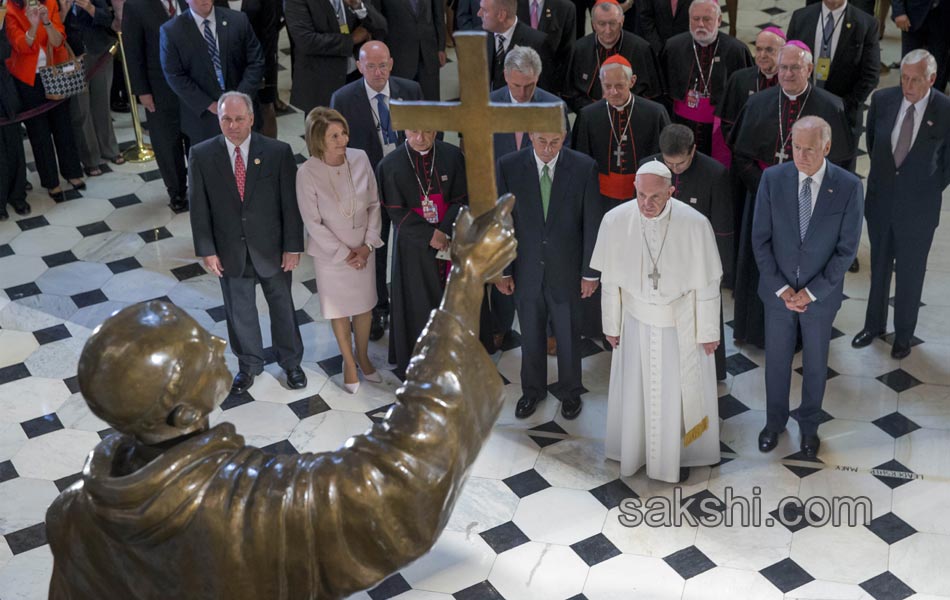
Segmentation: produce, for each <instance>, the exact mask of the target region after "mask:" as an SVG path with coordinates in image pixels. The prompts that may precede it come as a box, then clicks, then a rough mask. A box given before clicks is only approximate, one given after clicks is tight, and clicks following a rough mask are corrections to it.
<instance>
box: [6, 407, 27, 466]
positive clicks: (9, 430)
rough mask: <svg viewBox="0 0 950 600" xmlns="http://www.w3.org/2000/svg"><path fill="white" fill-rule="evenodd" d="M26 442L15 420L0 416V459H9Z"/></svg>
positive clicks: (21, 429) (24, 435)
mask: <svg viewBox="0 0 950 600" xmlns="http://www.w3.org/2000/svg"><path fill="white" fill-rule="evenodd" d="M25 443H26V434H25V433H24V432H23V428H22V427H20V424H19V423H18V422H16V421H9V422H8V421H7V420H6V418H5V417H0V461H4V460H10V459H11V458H13V455H14V454H16V453H17V451H19V449H20V448H22V447H23V444H25Z"/></svg>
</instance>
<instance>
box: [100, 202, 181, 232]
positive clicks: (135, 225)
mask: <svg viewBox="0 0 950 600" xmlns="http://www.w3.org/2000/svg"><path fill="white" fill-rule="evenodd" d="M171 220H172V211H171V210H170V209H169V208H168V207H167V206H165V205H162V204H158V203H157V202H142V203H141V204H133V205H132V206H124V207H122V208H119V209H116V210H115V212H113V213H112V214H111V215H109V216H108V217H107V218H106V225H108V226H109V228H110V229H112V230H113V231H128V232H130V233H138V232H140V231H146V230H148V229H155V228H157V227H164V226H165V225H167V224H168V222H169V221H171Z"/></svg>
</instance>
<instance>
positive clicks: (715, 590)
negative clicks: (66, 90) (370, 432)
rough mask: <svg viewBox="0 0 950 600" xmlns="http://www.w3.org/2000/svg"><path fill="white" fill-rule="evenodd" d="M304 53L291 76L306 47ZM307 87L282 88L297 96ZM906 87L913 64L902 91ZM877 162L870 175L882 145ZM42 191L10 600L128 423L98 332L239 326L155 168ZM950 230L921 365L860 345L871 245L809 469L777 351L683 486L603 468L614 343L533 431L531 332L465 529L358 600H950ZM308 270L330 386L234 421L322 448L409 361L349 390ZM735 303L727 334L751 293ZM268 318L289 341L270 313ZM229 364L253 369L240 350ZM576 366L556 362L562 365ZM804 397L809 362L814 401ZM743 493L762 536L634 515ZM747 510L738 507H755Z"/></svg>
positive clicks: (463, 508)
mask: <svg viewBox="0 0 950 600" xmlns="http://www.w3.org/2000/svg"><path fill="white" fill-rule="evenodd" d="M798 5H799V3H798V2H796V1H794V0H777V1H775V0H760V1H753V2H746V1H744V2H743V10H742V11H741V12H740V15H739V23H738V25H739V36H740V37H741V38H742V39H744V40H746V41H749V40H751V39H752V37H753V36H754V33H755V31H756V30H757V27H758V26H760V25H763V24H765V23H769V22H774V23H777V24H779V25H785V24H787V22H788V18H789V14H790V13H789V12H788V11H789V10H792V9H794V8H796V7H797V6H798ZM898 45H899V44H898V40H897V37H896V34H895V30H894V28H893V25H891V27H890V29H889V30H888V36H887V38H886V39H885V44H884V62H886V63H890V62H892V61H895V60H897V59H898V58H899V56H898V55H897V53H898ZM285 46H286V44H285ZM281 62H282V63H283V64H284V66H289V65H288V64H287V63H289V58H288V57H287V55H286V52H284V53H282V55H281ZM444 73H445V76H444V78H443V92H444V93H443V96H444V97H454V96H456V95H457V89H458V81H457V76H456V75H455V70H454V65H453V64H450V65H448V66H447V67H446V69H445V72H444ZM288 75H289V71H284V72H283V73H282V75H281V85H282V87H283V92H284V93H285V94H286V88H287V86H288V85H289V77H288ZM895 82H896V74H895V73H891V74H890V75H888V76H886V77H885V78H884V79H883V83H882V84H887V85H893V84H894V83H895ZM285 97H286V96H285ZM115 119H116V125H117V132H118V135H119V137H120V139H121V140H123V141H125V142H126V143H128V142H129V140H131V139H132V132H131V128H130V120H129V116H128V115H119V114H117V115H115ZM302 125H303V116H302V115H301V114H299V113H298V114H291V115H286V116H282V117H281V118H280V120H279V126H280V132H281V135H280V137H281V138H282V139H284V140H286V141H287V142H289V143H290V144H291V145H292V146H293V148H294V151H295V152H297V153H299V154H298V159H300V160H303V155H304V154H305V153H306V150H305V148H304V143H303V141H302V140H301V138H300V133H302ZM448 137H449V139H450V140H451V139H452V136H451V135H450V136H448ZM859 170H860V172H861V173H866V170H867V157H866V156H862V157H861V159H860V160H859ZM30 179H31V181H32V182H33V185H34V186H36V188H38V189H39V188H40V186H39V182H38V180H37V177H36V174H35V172H33V171H32V170H31V171H30ZM948 200H950V198H948ZM30 202H31V204H32V205H33V208H34V211H33V214H32V215H30V216H29V217H28V218H14V219H12V220H10V221H8V222H5V223H0V598H2V600H26V599H38V598H44V597H46V589H47V586H48V581H49V574H50V570H51V565H52V557H51V555H50V552H49V546H48V545H47V543H46V535H45V530H44V525H43V519H44V514H45V511H46V508H47V507H48V506H49V504H50V502H51V501H52V500H53V498H55V497H56V495H57V494H58V493H59V492H60V491H61V490H63V489H65V488H66V487H67V486H69V485H70V484H71V483H72V482H74V481H75V480H76V479H77V477H78V476H79V472H80V470H81V468H82V466H83V461H84V459H85V457H86V455H87V453H88V452H89V451H90V450H91V449H92V448H93V446H95V444H96V443H97V442H99V440H100V439H101V438H102V437H103V436H104V435H107V434H108V433H109V432H110V430H109V429H108V427H107V426H106V424H105V423H103V422H102V421H99V420H98V419H97V418H96V417H94V416H93V415H92V414H91V413H90V412H89V410H88V409H87V408H86V406H85V404H84V401H83V400H82V398H81V397H80V395H79V394H78V390H77V386H76V379H75V374H76V363H77V359H78V355H79V352H80V350H81V348H82V345H83V342H84V340H85V339H86V338H87V337H88V336H89V334H90V332H91V331H92V329H93V328H95V327H96V325H98V324H99V323H100V322H101V321H102V320H103V319H104V318H106V317H107V316H108V315H109V314H110V313H112V312H113V311H115V310H117V309H119V308H122V307H124V306H127V305H128V304H130V303H133V302H137V301H141V300H146V299H150V298H156V297H162V298H167V299H169V300H171V301H172V302H175V303H176V304H178V305H179V306H181V307H183V308H185V309H186V310H188V312H189V313H191V314H192V315H193V316H194V317H195V318H196V319H198V321H199V322H200V323H201V324H202V325H204V326H205V327H207V328H208V329H209V330H211V331H212V332H213V333H215V334H217V335H219V336H222V337H225V338H226V337H227V331H226V328H225V324H224V321H223V319H224V312H223V306H222V299H221V293H220V290H219V287H218V283H217V281H215V278H214V277H213V276H212V275H209V274H207V273H205V271H204V270H203V269H202V268H201V266H200V265H199V264H198V263H197V262H196V259H195V257H194V253H193V248H192V243H191V239H190V228H189V222H188V215H187V214H181V215H175V214H173V213H172V212H171V211H170V210H169V209H168V208H167V207H166V203H167V199H166V198H165V196H164V190H163V186H162V183H161V181H160V179H159V177H158V172H157V170H156V167H155V165H154V163H149V164H144V165H131V164H127V165H123V166H121V167H114V168H113V169H112V171H111V172H110V173H108V174H106V175H105V176H103V177H100V178H95V179H90V180H89V187H88V189H87V190H85V191H83V192H82V193H72V194H70V198H69V199H68V201H66V202H63V203H60V204H55V203H53V202H52V201H51V200H49V199H47V198H45V197H44V196H42V195H40V194H33V195H32V196H31V197H30ZM945 210H950V202H948V204H947V205H945ZM947 218H950V215H948V216H947ZM947 218H945V220H944V225H942V226H941V228H940V229H938V231H937V235H936V239H935V242H934V248H933V251H932V253H931V257H930V264H929V270H928V274H927V284H926V287H925V289H924V297H923V304H924V305H923V306H922V308H921V310H920V326H919V328H918V331H917V334H918V337H919V338H920V342H921V343H920V344H919V345H918V346H916V347H915V348H914V351H913V353H912V354H911V355H910V357H909V358H907V359H905V360H903V361H896V360H893V359H891V358H890V355H889V345H888V341H887V339H882V340H877V341H875V342H874V343H873V344H872V345H871V346H870V347H869V348H866V349H864V350H860V351H857V350H853V349H852V348H851V347H850V345H849V341H850V338H851V336H853V335H854V334H855V333H856V332H857V331H858V330H859V329H860V328H861V325H862V319H863V314H864V310H865V304H866V298H867V290H868V271H867V269H866V265H867V264H868V246H867V240H866V238H865V240H864V241H863V243H862V246H861V249H860V255H859V256H860V258H861V261H862V264H863V265H865V268H863V269H862V270H861V272H860V273H857V274H849V275H848V276H847V281H846V286H845V291H846V293H847V295H848V299H847V300H846V301H845V302H844V305H843V306H842V309H841V311H840V313H839V314H838V317H837V320H836V322H835V327H836V329H837V331H836V336H837V337H836V339H835V340H834V341H833V342H832V347H831V356H830V364H829V367H830V369H829V381H828V390H827V394H826V400H825V404H824V410H825V413H826V422H824V423H823V424H822V426H821V429H820V434H821V436H822V439H823V444H822V450H821V452H820V454H819V460H817V461H804V460H802V457H801V456H800V455H799V454H797V440H798V431H797V427H796V424H795V422H794V421H793V422H791V423H790V427H789V429H790V435H788V436H784V437H783V438H782V441H781V444H780V447H779V449H778V450H776V451H775V452H772V453H771V454H768V455H761V454H759V453H758V452H757V451H756V448H755V440H756V434H757V432H758V430H759V429H760V428H761V426H762V424H763V423H764V420H765V416H764V408H765V398H764V380H763V368H762V365H763V364H764V356H763V353H762V352H760V351H757V350H755V349H749V348H736V347H735V346H734V345H733V344H732V343H731V341H728V340H731V335H730V330H729V327H728V326H727V334H726V337H727V344H728V345H727V348H728V355H729V376H728V378H727V379H726V381H725V382H724V383H722V384H721V385H720V388H719V392H720V395H721V397H720V400H719V406H720V417H721V418H722V423H721V448H722V457H723V458H722V462H721V463H719V464H718V465H716V466H714V467H703V468H696V469H693V470H692V473H691V475H690V477H689V479H688V480H687V481H686V482H684V483H683V484H680V485H676V486H674V485H668V484H661V483H657V482H655V481H650V480H648V479H647V478H646V477H644V476H643V475H642V473H641V474H637V475H635V476H634V477H624V478H622V477H619V469H618V464H617V463H615V462H612V461H608V460H605V459H604V456H603V452H604V448H603V444H604V441H603V438H604V427H605V414H606V392H607V376H608V372H609V366H610V353H609V352H606V351H604V350H603V349H602V348H601V347H599V346H597V345H596V344H593V343H590V344H588V345H587V346H586V347H585V355H586V356H585V358H584V361H583V367H584V382H585V384H586V386H587V388H589V390H590V391H589V393H587V394H585V395H584V402H585V409H584V411H583V413H582V414H581V416H580V418H579V419H577V420H576V421H564V420H563V419H562V418H561V417H560V416H559V415H558V414H557V410H556V409H557V402H556V400H555V399H554V398H553V397H550V398H548V399H547V400H546V401H545V402H544V403H542V404H541V406H540V409H539V410H538V412H537V413H536V414H535V415H534V416H533V417H532V418H530V419H528V420H525V421H518V420H516V419H515V418H514V416H513V413H514V403H515V401H516V399H517V398H518V396H519V395H520V388H519V362H520V349H519V348H518V343H517V339H515V340H513V341H512V343H511V344H510V345H509V347H508V348H507V349H506V350H505V351H504V352H501V353H499V354H498V355H497V356H496V359H497V362H498V368H499V371H500V372H501V374H502V375H503V376H504V377H505V379H506V381H507V382H508V385H507V389H506V393H507V398H508V399H507V402H506V405H505V408H504V410H503V412H502V415H501V418H500V419H499V421H498V423H497V425H496V426H495V428H494V431H493V432H492V435H491V437H490V439H489V440H488V442H487V444H486V445H485V447H484V449H483V451H482V454H481V455H480V456H479V458H478V460H477V462H476V463H475V465H474V467H473V469H472V472H471V478H470V479H469V481H468V483H467V484H466V487H465V489H464V491H463V493H462V495H461V499H460V501H459V503H458V505H457V506H456V509H455V512H454V514H453V515H452V518H451V520H450V522H449V524H448V526H447V528H446V530H445V532H444V533H443V534H442V536H441V538H440V539H439V541H438V542H437V544H436V545H435V547H434V548H433V549H432V551H431V552H430V553H429V554H427V555H426V556H424V557H423V558H421V559H420V560H418V561H417V562H416V563H414V564H412V565H411V566H409V567H407V568H405V569H403V570H402V571H401V572H399V573H398V574H395V575H393V576H392V577H390V578H389V579H387V580H386V581H385V582H384V583H382V584H381V585H379V586H378V587H377V588H375V589H373V590H370V591H368V592H366V593H362V594H358V595H357V596H356V597H357V598H370V599H372V600H382V599H387V598H399V599H401V600H409V599H415V600H437V599H445V600H448V599H449V598H455V599H457V600H472V599H486V600H487V599H505V600H521V599H524V600H563V599H567V598H570V599H581V598H588V599H590V600H600V599H614V598H616V599H620V598H623V599H626V598H650V599H652V598H656V599H666V598H682V599H690V600H692V599H703V600H707V599H714V598H724V599H725V598H728V599H745V598H749V599H755V600H768V599H773V598H774V599H779V598H789V599H792V598H795V599H799V598H800V599H806V598H807V599H840V600H845V599H847V600H857V599H867V598H873V599H875V600H891V599H895V600H899V599H903V598H908V597H913V598H919V599H925V598H926V599H935V598H950V569H948V568H947V558H946V557H947V556H948V555H950V524H948V522H947V519H946V513H947V509H948V508H950V259H948V257H950V229H948V225H946V222H947ZM294 280H295V283H294V300H295V303H296V307H297V309H298V317H299V320H300V322H301V325H302V327H301V330H302V334H303V339H304V342H305V345H306V352H305V356H304V367H305V368H306V369H307V372H308V375H309V378H310V384H309V386H308V387H307V388H306V389H303V390H299V391H288V390H286V389H285V388H284V387H283V386H282V385H281V384H280V383H278V375H279V374H280V373H279V368H277V366H276V365H274V364H271V365H268V367H267V371H266V373H265V374H264V375H263V376H262V377H260V378H259V379H258V380H257V382H256V383H255V385H254V387H253V388H252V389H251V391H250V393H249V394H247V395H246V396H245V397H243V398H228V399H227V400H226V401H225V402H224V404H222V406H221V407H220V409H219V410H216V411H215V412H214V414H213V422H214V423H218V422H221V421H230V422H232V423H234V424H235V426H236V427H237V430H238V432H240V433H242V434H243V435H244V436H245V438H246V440H247V441H248V443H250V444H254V445H259V446H262V447H265V448H268V449H270V450H271V451H274V452H291V453H294V452H319V451H323V450H330V449H334V448H336V447H338V446H339V445H340V444H342V443H343V442H344V441H345V440H346V439H347V438H348V437H349V436H351V435H354V434H359V433H361V432H363V431H365V430H366V429H367V428H368V427H370V426H371V425H372V424H373V423H374V422H378V421H380V420H381V419H382V418H383V415H384V414H385V412H386V410H387V407H388V406H389V404H390V403H392V401H393V391H394V390H395V387H396V385H397V380H396V378H395V377H394V376H392V374H391V373H388V372H386V373H385V381H384V383H383V384H381V385H372V384H366V383H364V384H363V386H362V387H361V388H360V392H359V393H358V394H357V395H353V396H351V395H348V394H345V393H343V392H342V391H341V389H340V383H341V361H340V357H339V356H338V354H339V352H338V350H337V348H336V343H335V341H334V339H333V336H332V334H331V331H330V327H329V323H328V322H327V321H325V320H324V319H323V318H322V316H321V314H320V310H319V303H318V301H317V298H316V296H315V295H314V290H315V285H314V280H313V271H312V266H310V265H309V264H308V261H304V262H303V266H302V268H300V269H298V270H297V271H295V277H294ZM725 305H726V308H725V310H726V320H727V321H728V320H729V319H730V318H731V310H732V303H731V299H730V298H728V297H726V298H725ZM260 306H263V303H262V302H261V304H260ZM261 320H262V322H263V325H264V327H263V330H264V336H265V341H266V339H267V337H268V335H269V334H268V333H267V331H268V327H267V316H266V314H263V313H262V316H261ZM266 343H269V342H268V341H266ZM385 343H386V340H385V339H384V340H383V341H381V342H379V343H375V344H373V346H372V358H373V360H374V361H375V362H376V364H377V365H381V366H385V357H386V351H385V349H386V345H385ZM229 361H230V363H229V364H230V366H231V367H232V369H233V368H234V367H235V362H234V360H233V357H229ZM554 369H555V366H554V362H553V361H552V362H551V363H550V370H551V373H552V375H553V373H554ZM800 384H801V378H800V375H799V374H798V373H796V374H794V375H793V396H794V395H795V394H797V393H798V391H799V390H800ZM729 495H735V496H738V495H743V496H746V497H750V498H758V499H759V500H760V501H761V507H762V514H763V517H768V518H764V519H763V521H762V522H761V523H758V524H755V525H750V526H739V525H737V524H733V526H731V527H730V526H726V525H719V526H707V525H705V524H699V525H696V524H693V523H689V522H686V523H684V524H682V525H681V526H678V527H648V526H645V525H639V526H627V525H630V524H631V523H630V522H629V520H628V518H627V517H629V515H630V509H629V507H630V506H631V500H639V501H640V502H643V503H645V502H646V501H647V500H648V499H652V500H654V501H658V502H659V501H663V500H667V501H668V502H669V503H670V504H672V505H676V504H677V503H679V504H683V505H688V506H689V507H690V508H689V512H690V514H697V515H699V514H700V513H699V512H698V511H700V510H701V509H699V508H697V507H698V505H699V502H700V501H702V500H706V504H705V505H703V506H705V507H707V508H708V510H706V512H707V514H708V515H712V516H715V515H718V514H722V513H723V511H725V512H729V511H727V510H726V509H725V505H724V504H723V501H726V500H728V498H729ZM844 497H854V498H866V499H867V500H868V502H870V505H871V514H870V516H869V517H868V518H867V522H864V521H862V522H859V523H857V524H856V525H854V526H849V525H848V524H844V525H839V526H833V525H831V524H828V525H824V526H819V525H820V522H821V521H822V517H823V516H824V515H823V514H822V511H823V510H824V508H827V507H826V506H825V507H824V508H823V506H822V505H821V502H820V501H821V500H831V499H834V498H838V499H840V498H844ZM783 498H785V499H787V498H798V499H800V500H801V501H804V500H808V499H814V500H812V501H811V502H810V503H809V504H808V505H807V507H806V508H798V509H795V508H794V507H786V509H785V511H784V513H783V516H784V517H786V518H783V519H781V520H779V519H778V518H777V517H778V516H780V515H779V512H778V508H777V507H778V506H779V505H780V501H781V500H782V499H783ZM624 501H626V502H624ZM622 503H623V505H622ZM730 506H731V507H732V510H731V512H732V514H739V512H741V510H740V511H739V512H737V511H736V509H735V504H731V505H730ZM796 510H797V512H796ZM766 513H771V514H766ZM803 516H805V517H807V519H806V520H802V519H801V517H803ZM621 517H623V519H621ZM625 523H626V524H625ZM809 523H811V525H810V524H809Z"/></svg>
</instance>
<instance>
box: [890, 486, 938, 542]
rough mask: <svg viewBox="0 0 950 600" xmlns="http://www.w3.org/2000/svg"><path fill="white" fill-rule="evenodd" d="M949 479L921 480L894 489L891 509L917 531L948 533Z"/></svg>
mask: <svg viewBox="0 0 950 600" xmlns="http://www.w3.org/2000/svg"><path fill="white" fill-rule="evenodd" d="M948 506H950V482H947V480H946V479H932V480H930V479H923V480H918V481H912V482H910V483H907V484H904V485H902V486H900V487H898V488H896V489H895V490H894V496H893V512H894V514H895V515H897V516H898V517H900V518H901V519H903V520H904V521H906V522H907V523H908V524H909V525H910V526H911V527H913V528H914V529H916V530H917V531H925V532H928V533H938V534H941V535H950V522H948V520H947V512H946V511H947V507H948Z"/></svg>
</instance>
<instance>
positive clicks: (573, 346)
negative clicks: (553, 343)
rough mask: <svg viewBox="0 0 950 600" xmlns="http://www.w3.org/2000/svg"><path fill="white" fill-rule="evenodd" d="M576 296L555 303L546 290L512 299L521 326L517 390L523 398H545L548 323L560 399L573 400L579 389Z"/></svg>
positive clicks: (578, 324)
mask: <svg viewBox="0 0 950 600" xmlns="http://www.w3.org/2000/svg"><path fill="white" fill-rule="evenodd" d="M579 299H580V296H579V295H578V299H577V300H574V299H571V300H565V301H563V302H558V301H556V300H555V299H554V297H553V296H552V294H551V292H550V290H543V291H542V292H541V293H540V294H537V295H533V296H530V297H525V295H524V294H522V295H519V296H518V298H517V300H516V305H517V307H518V322H519V323H520V324H521V389H522V392H523V393H524V395H525V396H528V397H531V398H538V399H543V398H544V397H545V396H546V395H547V381H548V355H547V332H548V324H549V323H550V325H551V328H552V329H553V330H554V337H555V339H557V375H558V378H557V379H558V381H557V384H556V388H557V390H558V394H559V396H560V397H576V396H579V395H580V394H581V393H582V392H583V391H584V390H583V387H582V386H581V354H580V339H581V328H580V317H581V311H580V302H579Z"/></svg>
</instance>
